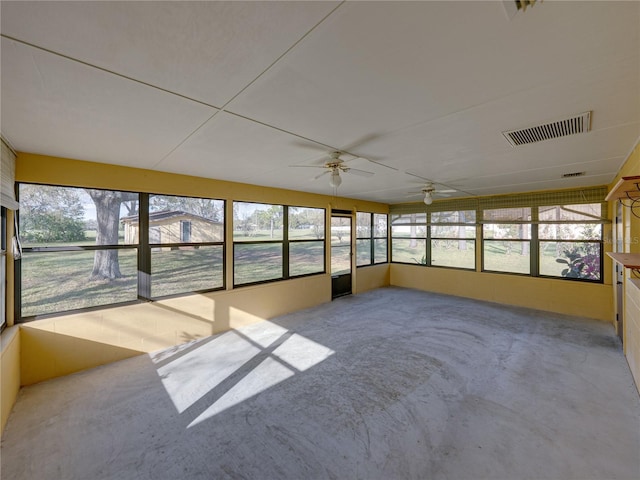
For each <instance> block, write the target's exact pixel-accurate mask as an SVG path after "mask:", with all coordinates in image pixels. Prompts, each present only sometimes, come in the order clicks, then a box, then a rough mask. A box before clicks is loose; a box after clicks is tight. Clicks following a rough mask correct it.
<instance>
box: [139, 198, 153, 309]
mask: <svg viewBox="0 0 640 480" xmlns="http://www.w3.org/2000/svg"><path fill="white" fill-rule="evenodd" d="M138 212H139V213H138V222H139V223H138V225H139V228H138V298H139V299H142V300H149V299H150V298H151V248H150V247H149V194H148V193H140V195H139V207H138Z"/></svg>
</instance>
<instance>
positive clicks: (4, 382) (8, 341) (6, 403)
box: [0, 326, 20, 433]
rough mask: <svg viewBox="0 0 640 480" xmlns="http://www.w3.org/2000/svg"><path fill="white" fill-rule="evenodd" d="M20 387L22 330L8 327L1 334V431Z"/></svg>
mask: <svg viewBox="0 0 640 480" xmlns="http://www.w3.org/2000/svg"><path fill="white" fill-rule="evenodd" d="M19 389H20V330H19V327H17V326H16V327H8V328H6V329H5V331H4V332H2V335H1V336H0V433H2V431H4V427H5V425H6V423H7V420H8V419H9V414H10V413H11V409H12V407H13V404H14V403H15V401H16V397H17V396H18V390H19Z"/></svg>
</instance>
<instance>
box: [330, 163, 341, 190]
mask: <svg viewBox="0 0 640 480" xmlns="http://www.w3.org/2000/svg"><path fill="white" fill-rule="evenodd" d="M341 183H342V178H341V177H340V170H338V169H337V168H336V169H335V170H333V171H332V172H331V177H329V185H331V186H332V187H333V188H338V187H339V186H340V184H341Z"/></svg>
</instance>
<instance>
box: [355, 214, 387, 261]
mask: <svg viewBox="0 0 640 480" xmlns="http://www.w3.org/2000/svg"><path fill="white" fill-rule="evenodd" d="M387 261H388V254H387V215H386V214H383V213H368V212H357V213H356V265H357V266H358V267H361V266H365V265H374V264H377V263H386V262H387Z"/></svg>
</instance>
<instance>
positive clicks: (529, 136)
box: [502, 112, 591, 147]
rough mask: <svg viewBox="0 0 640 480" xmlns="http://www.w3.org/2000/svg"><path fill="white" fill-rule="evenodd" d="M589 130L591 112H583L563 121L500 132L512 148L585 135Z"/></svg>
mask: <svg viewBox="0 0 640 480" xmlns="http://www.w3.org/2000/svg"><path fill="white" fill-rule="evenodd" d="M590 129H591V112H584V113H581V114H580V115H577V116H574V117H571V118H566V119H564V120H558V121H555V122H551V123H545V124H543V125H537V126H535V127H529V128H523V129H521V130H509V131H506V132H502V134H503V135H504V137H505V138H506V139H507V141H508V142H509V143H510V144H511V145H512V146H514V147H516V146H519V145H527V144H529V143H536V142H542V141H543V140H550V139H552V138H558V137H565V136H567V135H576V134H578V133H585V132H588V131H589V130H590Z"/></svg>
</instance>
